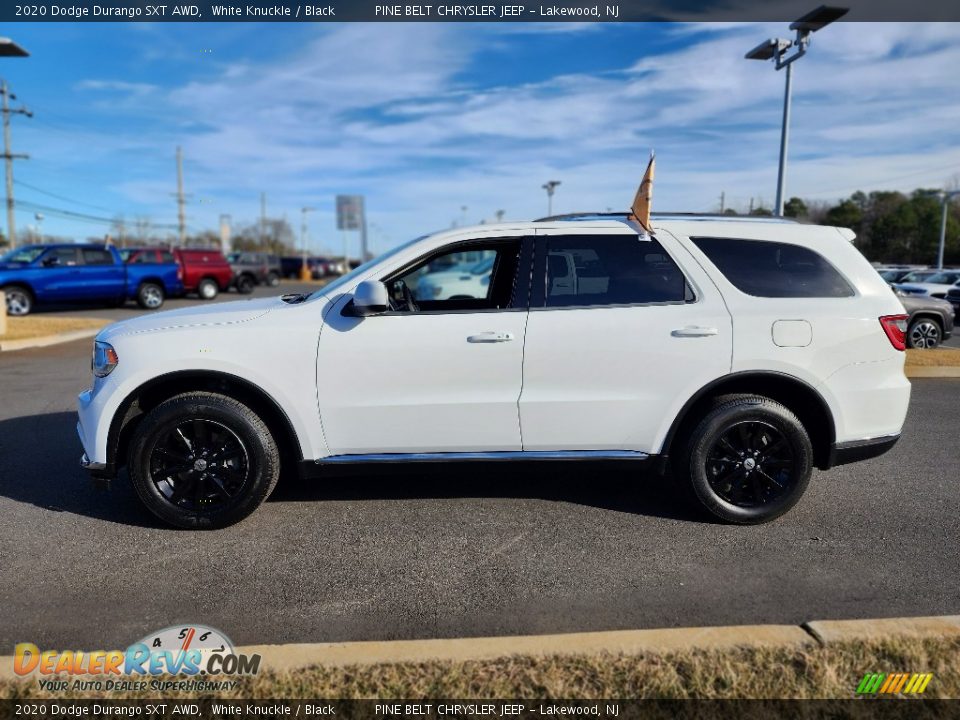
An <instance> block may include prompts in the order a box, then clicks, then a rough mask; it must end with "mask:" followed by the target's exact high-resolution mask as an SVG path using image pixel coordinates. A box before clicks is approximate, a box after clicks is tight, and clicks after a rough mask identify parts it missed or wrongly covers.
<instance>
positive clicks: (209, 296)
mask: <svg viewBox="0 0 960 720" xmlns="http://www.w3.org/2000/svg"><path fill="white" fill-rule="evenodd" d="M219 292H220V286H219V285H217V282H216V280H211V279H210V278H204V279H203V280H201V281H200V282H199V284H198V285H197V295H199V296H200V299H201V300H213V299H214V298H215V297H216V296H217V295H218V294H219Z"/></svg>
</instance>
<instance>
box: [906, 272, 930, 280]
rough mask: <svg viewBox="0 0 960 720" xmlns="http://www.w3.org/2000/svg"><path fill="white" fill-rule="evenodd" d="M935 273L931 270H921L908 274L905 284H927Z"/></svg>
mask: <svg viewBox="0 0 960 720" xmlns="http://www.w3.org/2000/svg"><path fill="white" fill-rule="evenodd" d="M933 274H934V273H933V272H932V271H930V270H919V271H916V272H912V273H907V274H906V275H904V276H903V282H925V281H926V279H927V278H928V277H930V276H931V275H933Z"/></svg>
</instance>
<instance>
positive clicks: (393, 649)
mask: <svg viewBox="0 0 960 720" xmlns="http://www.w3.org/2000/svg"><path fill="white" fill-rule="evenodd" d="M898 636H906V637H913V638H944V637H954V636H960V615H944V616H933V617H906V618H883V619H872V620H812V621H810V622H806V623H804V624H803V625H801V626H798V625H733V626H726V627H722V626H721V627H701V628H665V629H656V630H613V631H607V632H587V633H567V634H560V635H519V636H512V637H511V636H507V637H478V638H450V639H443V640H388V641H363V642H343V643H301V644H289V645H244V646H239V647H237V648H236V650H237V652H240V653H245V654H253V653H258V654H259V655H260V656H261V658H262V662H263V667H264V669H266V670H271V671H274V672H284V671H290V670H298V669H303V668H307V667H310V666H315V665H322V666H325V667H346V666H354V665H357V666H364V665H380V664H391V663H417V662H427V661H447V662H467V661H478V660H493V659H497V658H506V657H511V656H515V655H534V656H551V655H599V654H611V655H628V656H629V655H643V654H648V653H649V654H663V653H669V652H674V651H683V650H704V651H710V650H732V649H734V648H759V647H766V648H769V647H780V648H782V647H788V648H797V649H803V648H809V647H811V646H822V645H830V644H832V643H836V642H848V641H853V640H883V639H886V638H893V637H898ZM16 679H18V676H17V675H15V674H14V672H13V657H11V656H6V657H0V680H16Z"/></svg>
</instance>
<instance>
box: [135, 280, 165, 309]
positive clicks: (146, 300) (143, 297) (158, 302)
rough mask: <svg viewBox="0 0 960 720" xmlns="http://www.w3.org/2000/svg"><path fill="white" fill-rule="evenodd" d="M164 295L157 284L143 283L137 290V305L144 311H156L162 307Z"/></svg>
mask: <svg viewBox="0 0 960 720" xmlns="http://www.w3.org/2000/svg"><path fill="white" fill-rule="evenodd" d="M164 300H166V294H165V293H164V292H163V288H162V287H161V286H160V285H157V283H152V282H145V283H143V284H142V285H141V286H140V287H139V288H137V305H139V306H140V307H142V308H143V309H144V310H157V309H159V308H160V307H162V306H163V301H164Z"/></svg>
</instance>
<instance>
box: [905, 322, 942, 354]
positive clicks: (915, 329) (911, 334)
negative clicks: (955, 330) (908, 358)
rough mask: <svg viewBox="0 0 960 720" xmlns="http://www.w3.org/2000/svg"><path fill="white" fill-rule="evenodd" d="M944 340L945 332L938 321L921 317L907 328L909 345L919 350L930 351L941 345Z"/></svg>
mask: <svg viewBox="0 0 960 720" xmlns="http://www.w3.org/2000/svg"><path fill="white" fill-rule="evenodd" d="M941 340H943V331H942V330H941V329H940V325H939V324H938V323H937V321H936V320H932V319H930V318H925V317H920V318H916V319H915V320H914V321H913V322H911V323H910V327H908V328H907V344H908V345H909V346H910V347H912V348H917V349H918V350H928V349H931V348H935V347H937V346H938V345H940V341H941Z"/></svg>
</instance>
